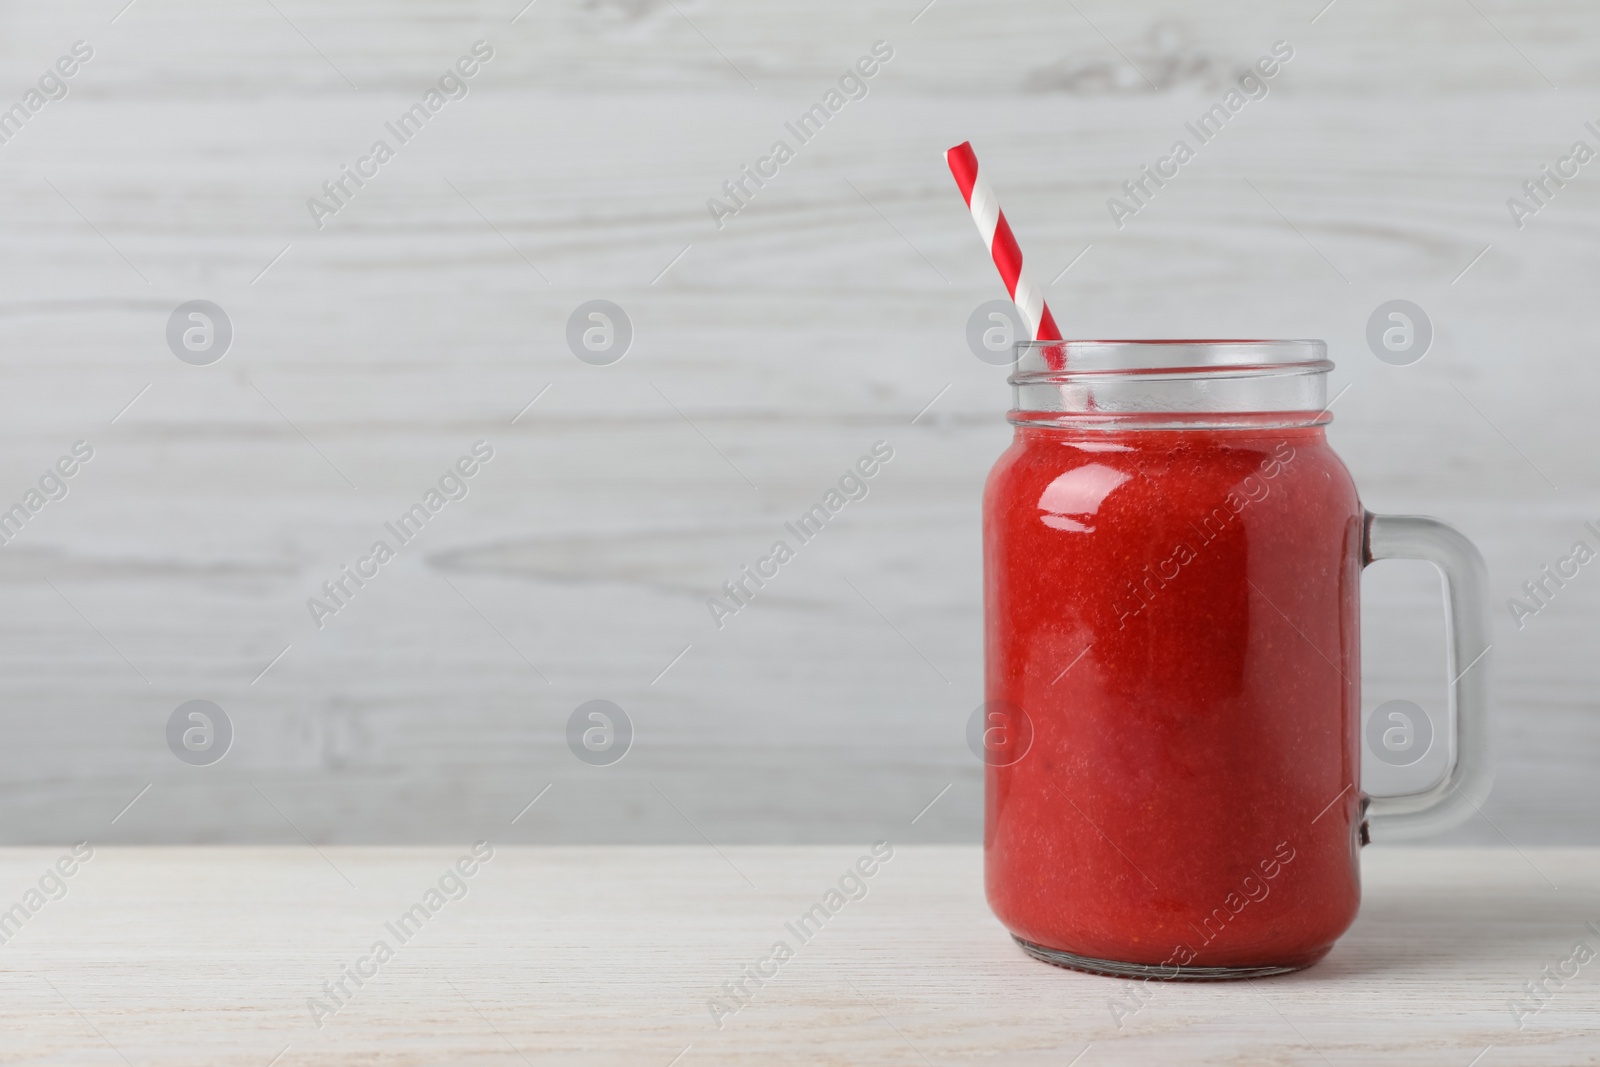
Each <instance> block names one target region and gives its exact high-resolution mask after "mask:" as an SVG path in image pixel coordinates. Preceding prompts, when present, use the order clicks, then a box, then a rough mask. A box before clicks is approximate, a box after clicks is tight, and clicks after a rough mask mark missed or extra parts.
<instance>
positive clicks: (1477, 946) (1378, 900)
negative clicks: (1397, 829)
mask: <svg viewBox="0 0 1600 1067" xmlns="http://www.w3.org/2000/svg"><path fill="white" fill-rule="evenodd" d="M1509 859H1510V860H1511V861H1515V862H1521V861H1518V860H1516V857H1515V856H1514V855H1513V856H1510V857H1509ZM1527 873H1528V884H1527V885H1526V886H1525V887H1523V888H1520V889H1515V890H1514V889H1509V888H1507V887H1506V886H1505V885H1504V884H1503V883H1502V884H1498V885H1494V886H1474V885H1472V884H1470V882H1466V881H1464V880H1456V881H1455V883H1454V884H1452V885H1451V886H1450V887H1449V891H1448V893H1447V894H1441V892H1440V890H1439V886H1438V885H1437V884H1419V885H1408V886H1389V887H1379V888H1376V889H1375V890H1374V891H1370V892H1369V893H1368V894H1367V895H1366V897H1365V899H1363V900H1362V902H1361V911H1360V913H1359V914H1358V915H1357V917H1356V921H1355V925H1354V926H1352V927H1351V928H1350V931H1349V933H1347V934H1346V935H1345V936H1344V937H1343V938H1342V939H1341V940H1340V941H1339V942H1338V943H1337V944H1336V945H1335V946H1334V948H1333V951H1332V952H1330V953H1329V954H1328V956H1327V957H1326V958H1325V959H1324V960H1322V961H1321V962H1320V963H1319V964H1317V965H1316V966H1314V967H1312V968H1310V969H1309V970H1305V971H1301V972H1297V974H1295V975H1289V976H1285V978H1284V979H1280V980H1294V979H1299V980H1302V981H1315V980H1327V979H1338V978H1344V977H1349V976H1372V975H1395V976H1400V975H1412V976H1428V975H1433V974H1438V973H1440V972H1449V973H1452V974H1468V973H1470V974H1474V975H1479V976H1493V975H1496V974H1504V975H1505V977H1506V982H1507V983H1508V988H1509V987H1514V986H1516V985H1517V982H1516V981H1515V980H1514V979H1516V978H1517V976H1518V975H1519V974H1520V973H1521V970H1522V969H1524V968H1525V966H1526V965H1528V964H1529V963H1530V961H1537V960H1540V959H1542V958H1543V957H1544V956H1546V955H1548V954H1549V953H1550V951H1551V950H1552V949H1553V948H1555V947H1557V946H1559V945H1564V944H1570V943H1571V942H1572V941H1573V940H1574V939H1576V938H1579V937H1582V936H1583V935H1584V934H1585V932H1586V931H1585V930H1584V923H1585V922H1586V921H1588V920H1589V919H1590V918H1592V915H1591V914H1589V913H1588V912H1586V911H1585V897H1584V896H1583V895H1581V894H1558V892H1557V891H1556V890H1555V889H1553V888H1551V886H1550V885H1549V884H1548V883H1547V882H1545V881H1543V880H1542V879H1541V878H1540V876H1539V875H1538V874H1537V873H1536V872H1535V871H1534V870H1532V869H1529V870H1528V872H1527ZM1587 899H1588V903H1589V904H1590V905H1592V903H1593V898H1592V897H1588V898H1587ZM1592 911H1593V908H1592V906H1591V907H1590V908H1589V912H1592Z"/></svg>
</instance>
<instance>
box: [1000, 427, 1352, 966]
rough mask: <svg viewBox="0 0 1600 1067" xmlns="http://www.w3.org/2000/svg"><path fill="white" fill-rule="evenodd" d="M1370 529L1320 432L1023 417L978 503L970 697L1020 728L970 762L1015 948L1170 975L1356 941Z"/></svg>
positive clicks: (1289, 961) (1315, 953) (1288, 958)
mask: <svg viewBox="0 0 1600 1067" xmlns="http://www.w3.org/2000/svg"><path fill="white" fill-rule="evenodd" d="M1259 421H1260V422H1270V421H1271V420H1270V419H1268V420H1259ZM1302 421H1306V422H1310V421H1314V420H1312V419H1309V418H1308V419H1304V420H1302ZM1362 516H1363V512H1362V508H1361V505H1360V503H1359V501H1358V500H1357V497H1356V491H1355V486H1354V484H1353V483H1352V481H1351V479H1350V476H1349V473H1348V472H1347V471H1346V470H1345V467H1344V464H1343V463H1342V462H1340V460H1339V458H1338V457H1337V456H1336V455H1335V454H1334V453H1333V451H1332V449H1330V448H1329V446H1328V443H1327V440H1326V438H1325V436H1324V433H1323V429H1322V427H1321V426H1318V425H1308V426H1298V427H1290V428H1270V427H1268V428H1260V425H1259V423H1258V425H1249V424H1246V425H1243V426H1241V427H1239V428H1225V429H1141V430H1126V429H1124V430H1118V429H1098V428H1094V429H1090V428H1073V427H1066V426H1039V425H1022V426H1018V428H1017V431H1016V438H1015V441H1014V443H1013V444H1012V446H1011V448H1010V449H1008V450H1007V451H1006V452H1005V454H1004V455H1002V456H1001V457H1000V459H999V461H998V462H997V463H996V465H995V467H994V470H993V471H992V472H991V474H990V476H989V481H988V485H987V488H986V490H985V495H984V572H985V589H984V594H985V596H984V601H985V616H986V650H985V651H986V658H987V686H986V699H987V700H988V701H989V702H991V707H1002V708H1003V707H1011V708H1020V709H1021V710H1022V713H1024V714H1025V715H1026V717H1027V722H1026V723H1025V724H1022V725H1023V727H1024V729H1023V730H1022V733H1021V734H1019V735H1017V736H1023V735H1025V734H1026V733H1027V732H1028V730H1030V729H1031V743H1030V744H1028V746H1027V749H1026V752H1025V754H1022V755H1021V757H1020V758H1016V759H1015V762H1010V760H1011V759H1013V758H1015V757H1016V755H1017V753H1016V752H1012V753H1010V755H1008V756H1007V758H1005V759H1001V760H996V761H994V762H993V763H991V765H990V766H989V767H988V768H987V783H986V792H987V811H986V819H985V827H984V850H985V865H986V881H987V889H988V897H989V903H990V905H991V906H992V907H993V909H994V912H995V914H996V915H997V916H998V917H999V918H1000V920H1001V921H1002V922H1003V923H1005V925H1006V926H1007V927H1008V928H1009V929H1010V930H1011V932H1012V933H1013V934H1014V935H1015V936H1016V937H1017V938H1019V939H1020V940H1022V941H1024V942H1029V943H1031V944H1032V945H1034V946H1041V947H1043V948H1045V949H1048V950H1055V951H1056V952H1065V953H1070V954H1072V955H1073V956H1074V957H1081V958H1082V959H1083V960H1085V961H1088V962H1087V964H1080V963H1079V962H1077V961H1068V962H1069V964H1071V965H1086V966H1087V968H1088V969H1096V968H1095V967H1094V966H1093V964H1094V962H1095V961H1105V962H1110V963H1117V964H1142V965H1148V966H1153V967H1157V968H1161V969H1163V970H1164V971H1167V972H1169V973H1168V975H1167V976H1175V975H1177V974H1179V973H1180V972H1179V971H1178V970H1176V969H1178V968H1183V969H1192V968H1212V967H1226V968H1245V969H1250V968H1295V967H1303V966H1307V965H1309V964H1311V963H1314V962H1315V961H1316V960H1318V959H1319V958H1321V957H1322V956H1323V955H1324V954H1325V953H1326V952H1327V951H1328V949H1329V948H1330V947H1331V946H1332V944H1333V942H1334V940H1335V939H1336V938H1338V936H1339V935H1340V934H1341V933H1343V932H1344V930H1345V929H1346V928H1347V927H1349V925H1350V923H1351V922H1352V921H1353V920H1354V918H1355V914H1356V908H1357V905H1358V903H1359V898H1360V891H1359V888H1358V880H1357V879H1358V871H1357V849H1358V847H1359V841H1358V838H1359V835H1360V822H1361V808H1362V801H1361V792H1360V787H1359V781H1358V770H1359V766H1360V764H1359V754H1358V744H1359V729H1358V724H1359V700H1360V693H1359V686H1358V679H1359V678H1360V668H1359V646H1358V638H1357V635H1358V632H1359V621H1360V620H1359V604H1358V592H1359V588H1360V572H1361V566H1362V558H1361V551H1362V550H1361V544H1362V541H1361V538H1362ZM994 702H1003V703H994ZM1013 714H1014V713H1013ZM995 721H1000V720H998V719H997V720H995ZM1002 764H1006V765H1002ZM1054 962H1062V961H1060V960H1055V961H1054ZM1108 970H1110V971H1112V972H1113V973H1117V972H1119V971H1120V972H1121V973H1129V969H1126V968H1115V967H1113V968H1108ZM1134 970H1135V972H1136V969H1134ZM1182 973H1191V974H1192V973H1194V972H1192V971H1185V972H1182Z"/></svg>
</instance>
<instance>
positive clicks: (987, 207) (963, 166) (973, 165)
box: [944, 141, 1061, 341]
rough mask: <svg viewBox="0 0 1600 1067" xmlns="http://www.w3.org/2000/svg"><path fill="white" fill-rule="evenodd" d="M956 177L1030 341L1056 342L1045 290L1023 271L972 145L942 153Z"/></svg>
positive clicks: (1018, 250) (965, 143)
mask: <svg viewBox="0 0 1600 1067" xmlns="http://www.w3.org/2000/svg"><path fill="white" fill-rule="evenodd" d="M944 157H945V160H946V161H947V162H948V163H949V164H950V173H951V174H953V175H955V179H956V185H957V186H958V187H959V188H960V189H961V195H962V196H963V197H964V198H966V201H967V207H968V208H969V209H971V211H972V221H973V222H974V223H976V224H977V226H978V235H979V236H980V237H982V238H983V243H984V244H986V245H988V246H989V252H990V254H991V255H993V256H994V265H995V266H996V267H997V268H999V271H1000V279H1001V280H1002V281H1003V282H1005V284H1006V292H1007V293H1009V294H1010V295H1011V299H1012V301H1013V302H1014V303H1015V304H1016V305H1017V310H1018V311H1020V312H1021V313H1022V321H1023V322H1024V323H1026V324H1027V327H1028V335H1029V340H1033V341H1059V340H1061V331H1060V329H1058V328H1057V327H1056V320H1055V316H1053V315H1051V314H1050V308H1049V307H1048V306H1046V304H1045V302H1044V291H1043V290H1042V289H1040V288H1039V287H1038V286H1036V285H1034V284H1033V282H1032V281H1031V280H1030V279H1029V278H1028V276H1027V275H1026V274H1024V273H1023V272H1022V249H1021V248H1020V247H1018V245H1017V238H1016V236H1015V235H1014V234H1012V232H1011V224H1010V223H1008V222H1006V215H1005V212H1003V211H1001V210H1000V202H999V201H998V200H996V199H995V195H994V190H993V189H991V188H989V182H988V181H987V180H986V179H985V178H984V176H983V174H982V173H981V172H980V171H979V170H978V157H977V156H976V155H974V154H973V151H972V142H970V141H963V142H962V143H960V144H958V145H956V146H955V147H954V148H952V149H950V151H948V152H946V153H945V154H944Z"/></svg>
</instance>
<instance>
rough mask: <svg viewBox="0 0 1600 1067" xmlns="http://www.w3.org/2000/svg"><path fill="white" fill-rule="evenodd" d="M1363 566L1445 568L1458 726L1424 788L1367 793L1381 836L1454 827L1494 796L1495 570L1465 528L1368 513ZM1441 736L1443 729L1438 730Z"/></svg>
mask: <svg viewBox="0 0 1600 1067" xmlns="http://www.w3.org/2000/svg"><path fill="white" fill-rule="evenodd" d="M1365 532H1366V536H1365V539H1364V540H1365V545H1364V551H1363V553H1362V565H1363V566H1365V565H1366V564H1368V563H1371V562H1372V561H1373V560H1378V559H1421V560H1427V561H1428V562H1429V563H1432V564H1433V565H1434V566H1436V567H1438V568H1439V570H1440V571H1441V572H1442V573H1443V575H1444V583H1445V590H1444V608H1445V645H1446V650H1447V654H1446V663H1447V666H1448V669H1449V672H1450V678H1451V682H1450V710H1451V716H1450V717H1451V721H1452V723H1453V728H1452V730H1451V731H1450V733H1448V734H1447V735H1445V736H1446V738H1447V739H1448V741H1449V742H1450V749H1449V761H1448V763H1447V764H1446V770H1445V775H1444V778H1443V779H1441V780H1440V781H1439V782H1438V784H1436V785H1434V786H1433V787H1431V788H1429V789H1425V790H1422V791H1421V792H1418V793H1404V794H1402V795H1400V796H1393V797H1368V798H1367V819H1368V821H1369V822H1370V823H1371V824H1372V829H1373V830H1374V831H1375V836H1380V837H1387V838H1391V839H1392V838H1401V837H1421V836H1423V835H1425V834H1431V833H1435V832H1437V831H1440V830H1445V829H1448V828H1450V827H1452V826H1454V825H1456V824H1457V823H1459V822H1461V821H1462V820H1463V819H1465V818H1466V817H1467V816H1469V815H1471V814H1472V813H1473V812H1475V811H1477V810H1478V808H1479V806H1480V805H1481V804H1482V803H1483V802H1484V800H1485V799H1486V798H1487V797H1488V795H1489V786H1490V785H1491V784H1492V783H1493V780H1494V775H1493V772H1492V771H1491V769H1490V767H1489V738H1488V728H1489V684H1488V677H1489V649H1490V648H1491V647H1493V646H1492V645H1491V644H1490V643H1489V597H1488V592H1489V574H1488V568H1487V567H1485V566H1484V562H1483V554H1482V553H1481V552H1479V551H1478V549H1477V546H1475V545H1474V544H1473V543H1472V542H1471V541H1469V540H1467V538H1466V536H1465V535H1463V534H1462V533H1461V532H1460V531H1459V530H1457V529H1455V528H1454V527H1453V526H1448V525H1446V524H1445V523H1442V522H1440V521H1439V520H1438V519H1428V518H1423V517H1421V516H1419V515H1374V514H1372V513H1371V512H1370V511H1369V512H1367V514H1366V531H1365ZM1436 736H1437V732H1436Z"/></svg>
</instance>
